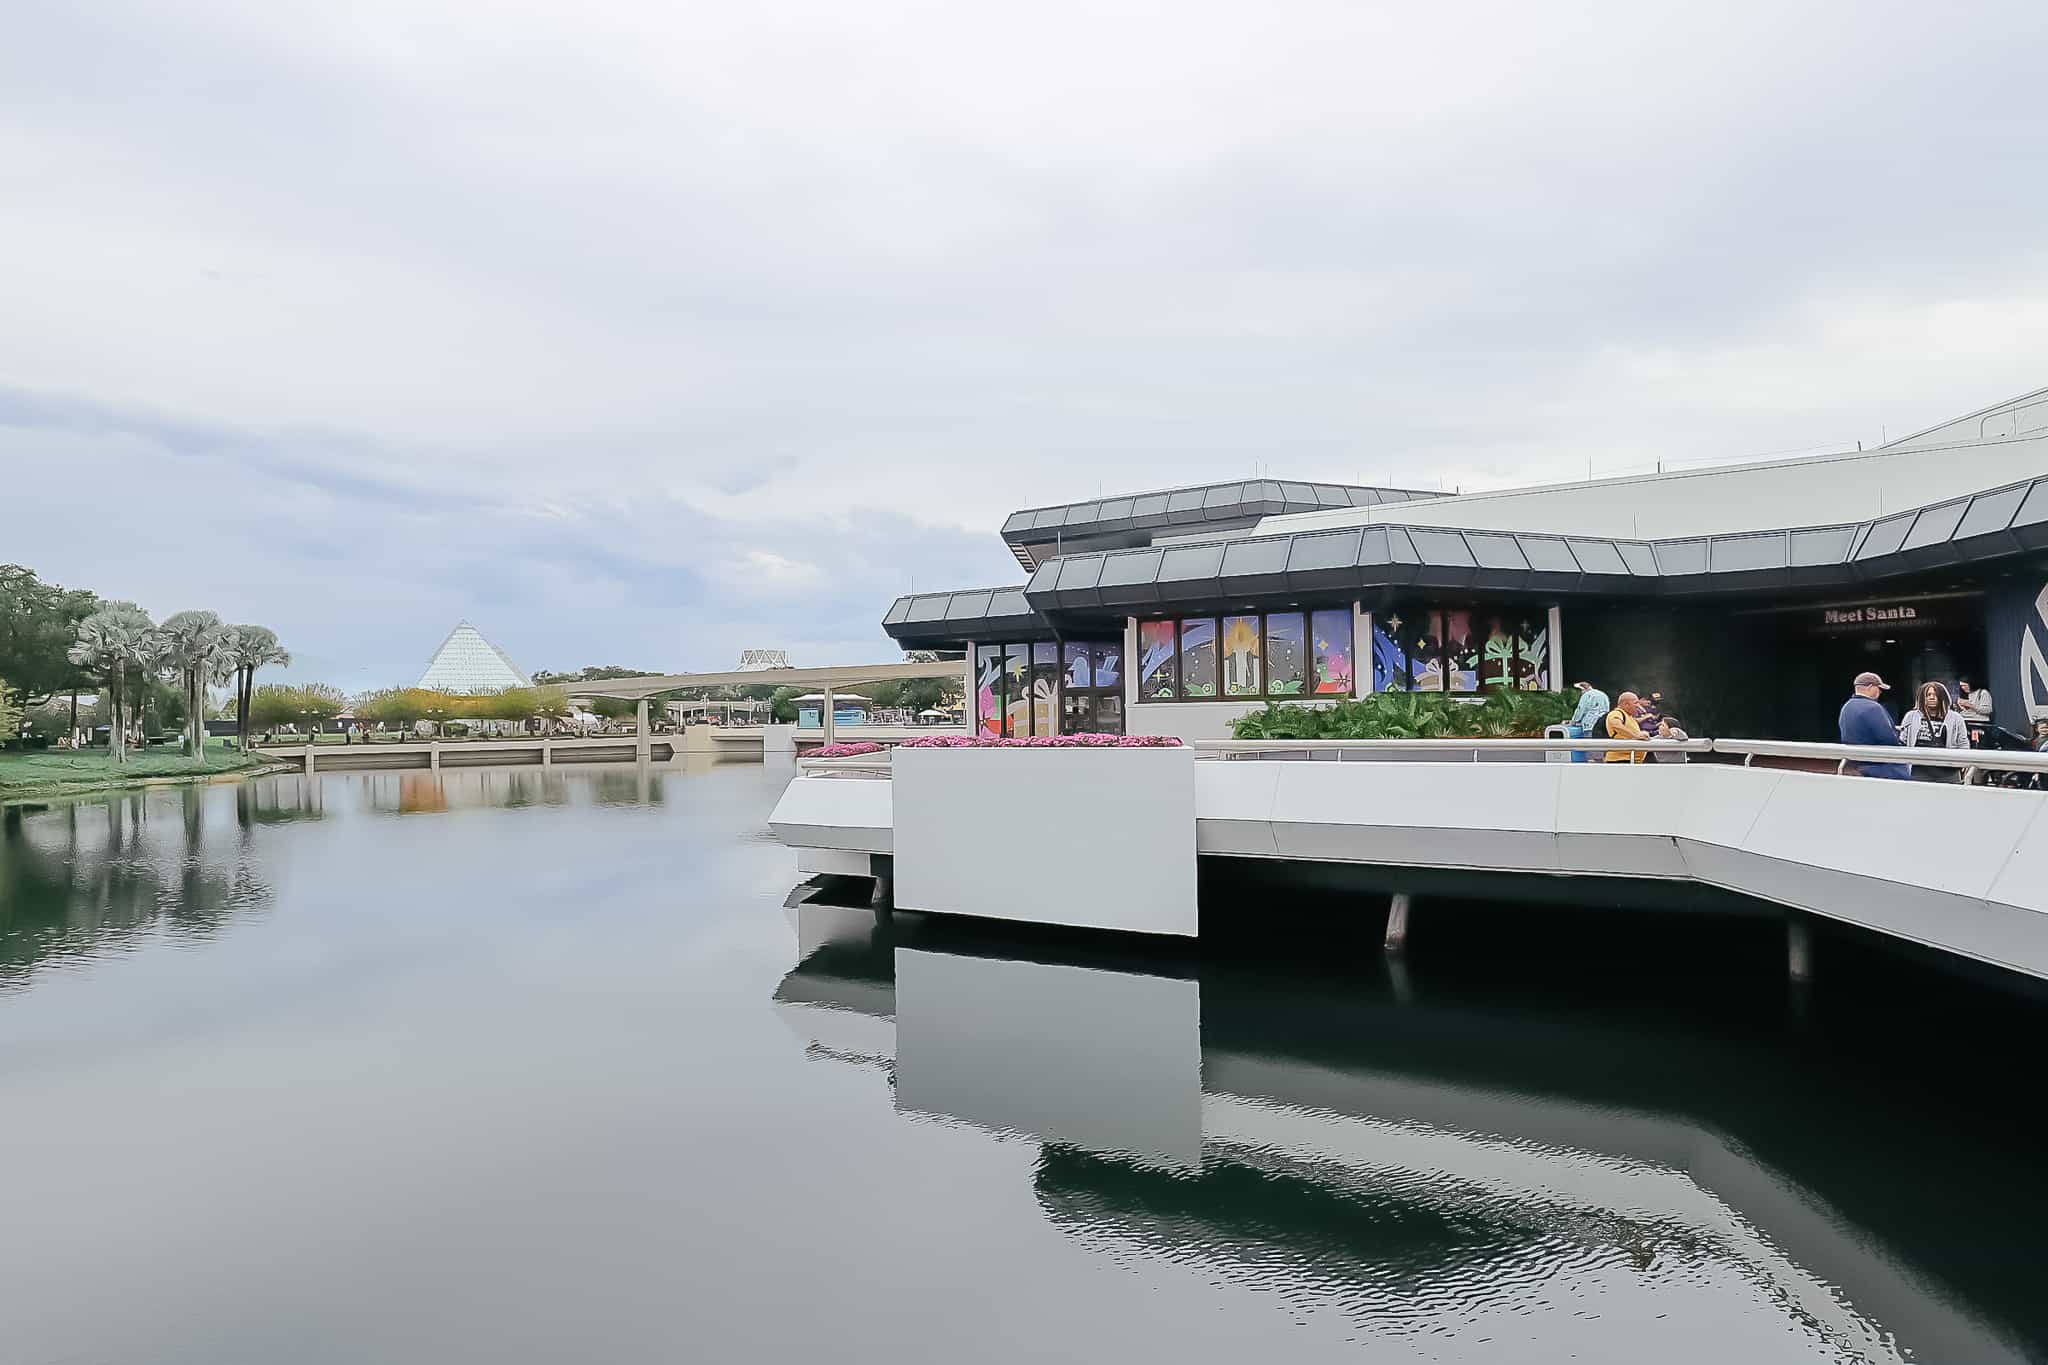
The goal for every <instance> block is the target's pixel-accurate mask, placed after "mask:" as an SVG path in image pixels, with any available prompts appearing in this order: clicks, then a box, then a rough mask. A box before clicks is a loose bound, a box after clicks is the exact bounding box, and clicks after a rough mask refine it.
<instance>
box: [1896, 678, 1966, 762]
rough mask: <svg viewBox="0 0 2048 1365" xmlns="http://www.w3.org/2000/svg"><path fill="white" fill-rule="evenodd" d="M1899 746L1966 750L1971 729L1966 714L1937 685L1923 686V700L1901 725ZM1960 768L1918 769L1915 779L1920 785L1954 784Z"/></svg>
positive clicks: (1938, 684) (1944, 688) (1921, 697)
mask: <svg viewBox="0 0 2048 1365" xmlns="http://www.w3.org/2000/svg"><path fill="white" fill-rule="evenodd" d="M1899 743H1901V744H1903V745H1905V746H1906V747H1907V748H1908V749H1967V748H1969V747H1970V727H1969V726H1968V725H1966V724H1964V723H1963V713H1962V711H1961V710H1959V709H1958V708H1957V707H1956V706H1955V705H1954V704H1953V703H1952V702H1951V701H1950V700H1949V695H1948V689H1947V688H1946V687H1943V686H1942V685H1941V684H1940V683H1938V682H1925V683H1921V684H1920V700H1919V703H1918V704H1917V705H1915V706H1914V707H1913V709H1912V710H1910V711H1908V712H1907V713H1906V717H1905V719H1904V720H1902V721H1900V722H1899ZM1960 771H1961V770H1960V769H1957V768H1935V767H1921V766H1919V765H1917V764H1916V765H1915V766H1914V768H1913V777H1914V779H1915V780H1916V781H1920V782H1953V781H1955V780H1956V777H1957V776H1958V774H1959V773H1960Z"/></svg>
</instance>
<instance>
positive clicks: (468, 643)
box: [418, 621, 533, 692]
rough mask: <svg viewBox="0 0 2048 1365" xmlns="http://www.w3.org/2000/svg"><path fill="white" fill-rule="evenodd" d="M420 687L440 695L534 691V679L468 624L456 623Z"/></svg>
mask: <svg viewBox="0 0 2048 1365" xmlns="http://www.w3.org/2000/svg"><path fill="white" fill-rule="evenodd" d="M418 685H419V686H421V687H426V688H432V689H433V690H434V691H436V692H497V691H500V690H502V689H504V688H507V687H531V686H533V679H531V678H529V677H527V676H526V675H525V674H524V673H521V672H520V671H519V668H518V665H516V664H514V663H513V662H512V660H510V659H509V658H507V657H506V656H505V651H504V650H502V649H499V648H498V647H497V646H496V645H494V644H492V643H491V642H490V641H489V640H486V639H485V638H484V637H483V633H482V632H481V631H479V630H478V629H477V628H476V627H475V626H473V625H471V624H470V623H469V622H467V621H459V622H457V623H456V626H455V629H453V630H451V631H449V632H448V638H447V639H445V640H443V641H442V642H441V647H440V648H439V649H437V650H435V651H434V658H433V661H432V662H431V663H429V664H428V665H427V671H426V672H424V673H422V674H420V680H419V684H418Z"/></svg>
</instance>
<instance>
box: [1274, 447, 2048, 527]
mask: <svg viewBox="0 0 2048 1365" xmlns="http://www.w3.org/2000/svg"><path fill="white" fill-rule="evenodd" d="M2043 470H2048V434H2036V435H2033V436H2030V437H2024V438H2014V439H2008V440H1999V441H1986V442H1979V443H1973V444H1965V445H1950V446H1928V447H1923V446H1914V447H1912V448H1900V447H1898V446H1886V447H1884V448H1882V449H1879V450H1871V451H1864V452H1861V453H1856V452H1852V453H1850V454H1847V455H1823V456H1815V457H1811V458H1807V459H1802V460H1779V461H1773V462H1770V463H1767V464H1750V465H1730V466H1726V467H1723V468H1718V469H1696V470H1685V471H1680V472H1675V473H1669V474H1643V475H1637V476H1634V477H1630V478H1621V479H1597V480H1594V481H1592V482H1582V483H1570V484H1556V485H1551V486H1547V487H1539V488H1522V489H1505V490H1502V491H1500V492H1494V493H1471V494H1467V495H1465V496H1463V497H1454V498H1438V499H1433V500H1431V501H1428V502H1404V503H1395V504H1391V505H1388V506H1382V507H1370V508H1366V507H1361V508H1352V509H1349V510H1345V511H1333V512H1305V513H1301V514H1299V515H1296V516H1289V517H1268V518H1266V519H1265V520H1264V521H1262V522H1260V523H1259V526H1258V534H1260V535H1277V534H1281V533H1285V532H1289V531H1312V530H1320V529H1329V528H1334V527H1340V526H1358V525H1367V524H1382V523H1384V524H1392V525H1398V526H1452V527H1458V528H1461V529H1466V530H1482V531H1486V530H1492V531H1538V532H1548V533H1550V534H1553V535H1582V536H1611V537H1616V538H1619V539H1624V540H1660V539H1664V538H1667V537H1672V536H1698V535H1719V534H1726V533H1729V532H1735V531H1767V530H1783V529H1786V528H1788V527H1797V526H1824V525H1832V524H1835V523H1839V522H1852V521H1863V520H1866V519H1868V518H1871V517H1881V516H1886V515H1889V514H1890V513H1893V512H1903V511H1906V510H1908V509H1910V508H1915V507H1923V506H1926V505H1927V504H1929V503H1935V502H1941V501H1943V500H1945V499H1948V498H1952V497H1960V496H1963V495H1965V494H1970V493H1981V492H1983V491H1984V490H1986V489H1989V488H1997V487H2000V486H2002V485H2005V484H2009V483H2017V482H2018V481H2020V480H2021V479H2028V478H2034V477H2037V476H2039V475H2040V474H2041V472H2042V471H2043Z"/></svg>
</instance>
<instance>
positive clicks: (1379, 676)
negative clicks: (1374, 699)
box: [1372, 615, 1409, 692]
mask: <svg viewBox="0 0 2048 1365" xmlns="http://www.w3.org/2000/svg"><path fill="white" fill-rule="evenodd" d="M1401 624H1402V623H1401V618H1400V617H1399V616H1391V615H1390V616H1375V617H1374V618H1373V622H1372V690H1373V691H1375V692H1406V691H1407V690H1408V681H1409V675H1408V651H1407V650H1406V648H1404V647H1403V645H1402V643H1401V636H1400V634H1399V632H1400V628H1401Z"/></svg>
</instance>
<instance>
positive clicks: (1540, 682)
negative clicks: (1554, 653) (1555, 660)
mask: <svg viewBox="0 0 2048 1365" xmlns="http://www.w3.org/2000/svg"><path fill="white" fill-rule="evenodd" d="M1539 622H1540V623H1541V624H1538V623H1539ZM1515 645H1516V649H1517V651H1518V652H1519V653H1520V654H1521V659H1522V664H1521V669H1520V671H1519V672H1518V673H1517V675H1516V676H1517V677H1519V678H1520V679H1521V686H1522V690H1523V691H1525V692H1548V691H1549V690H1550V617H1549V614H1548V613H1545V614H1544V615H1543V616H1540V617H1533V618H1531V619H1530V620H1527V621H1524V622H1522V624H1521V628H1520V629H1519V630H1517V631H1516V632H1515Z"/></svg>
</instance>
